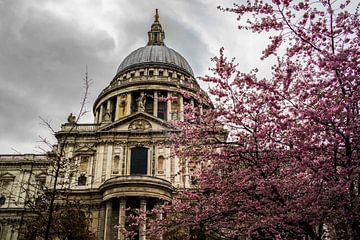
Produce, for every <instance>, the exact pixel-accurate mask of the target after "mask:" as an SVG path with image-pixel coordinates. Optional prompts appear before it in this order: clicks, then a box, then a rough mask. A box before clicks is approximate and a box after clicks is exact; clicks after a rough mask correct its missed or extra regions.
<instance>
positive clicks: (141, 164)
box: [130, 147, 148, 175]
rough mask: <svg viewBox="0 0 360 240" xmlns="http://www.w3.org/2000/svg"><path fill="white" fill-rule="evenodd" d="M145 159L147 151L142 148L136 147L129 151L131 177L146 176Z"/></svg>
mask: <svg viewBox="0 0 360 240" xmlns="http://www.w3.org/2000/svg"><path fill="white" fill-rule="evenodd" d="M147 158H148V149H147V148H144V147H137V148H132V149H131V164H130V174H131V175H137V174H141V175H146V174H147Z"/></svg>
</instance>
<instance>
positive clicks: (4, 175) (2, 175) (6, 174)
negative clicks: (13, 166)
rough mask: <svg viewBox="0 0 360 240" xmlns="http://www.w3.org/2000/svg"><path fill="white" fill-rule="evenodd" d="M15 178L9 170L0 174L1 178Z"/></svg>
mask: <svg viewBox="0 0 360 240" xmlns="http://www.w3.org/2000/svg"><path fill="white" fill-rule="evenodd" d="M14 179H15V176H14V175H12V174H11V173H8V172H7V173H4V174H1V175H0V180H14Z"/></svg>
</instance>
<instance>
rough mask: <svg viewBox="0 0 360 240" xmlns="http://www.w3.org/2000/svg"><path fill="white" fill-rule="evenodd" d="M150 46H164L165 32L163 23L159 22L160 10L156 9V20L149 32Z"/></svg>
mask: <svg viewBox="0 0 360 240" xmlns="http://www.w3.org/2000/svg"><path fill="white" fill-rule="evenodd" d="M148 38H149V40H148V43H147V45H148V46H154V45H155V46H164V45H165V44H164V39H165V33H164V31H163V30H162V27H161V24H160V22H159V12H158V9H156V13H155V20H154V23H153V24H152V25H151V29H150V31H149V32H148Z"/></svg>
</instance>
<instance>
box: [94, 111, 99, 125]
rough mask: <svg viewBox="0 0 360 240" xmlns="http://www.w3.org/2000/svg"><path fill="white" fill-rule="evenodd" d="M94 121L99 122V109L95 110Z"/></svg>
mask: <svg viewBox="0 0 360 240" xmlns="http://www.w3.org/2000/svg"><path fill="white" fill-rule="evenodd" d="M94 123H99V111H98V110H96V111H95V116H94Z"/></svg>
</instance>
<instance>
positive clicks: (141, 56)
mask: <svg viewBox="0 0 360 240" xmlns="http://www.w3.org/2000/svg"><path fill="white" fill-rule="evenodd" d="M143 64H152V65H157V64H159V65H162V66H164V65H168V66H170V67H175V68H179V69H181V70H183V71H186V72H187V73H189V74H191V75H192V76H194V73H193V70H192V69H191V67H190V65H189V63H188V62H187V61H186V59H185V58H184V57H183V56H181V55H180V54H179V53H178V52H176V51H175V50H173V49H171V48H168V47H166V46H165V45H148V46H145V47H141V48H139V49H137V50H135V51H133V52H132V53H130V54H129V55H128V56H127V57H126V58H125V59H124V60H123V61H122V63H121V64H120V66H119V68H118V70H117V74H119V73H121V72H123V71H126V70H128V69H130V68H133V67H137V66H140V65H143Z"/></svg>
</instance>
